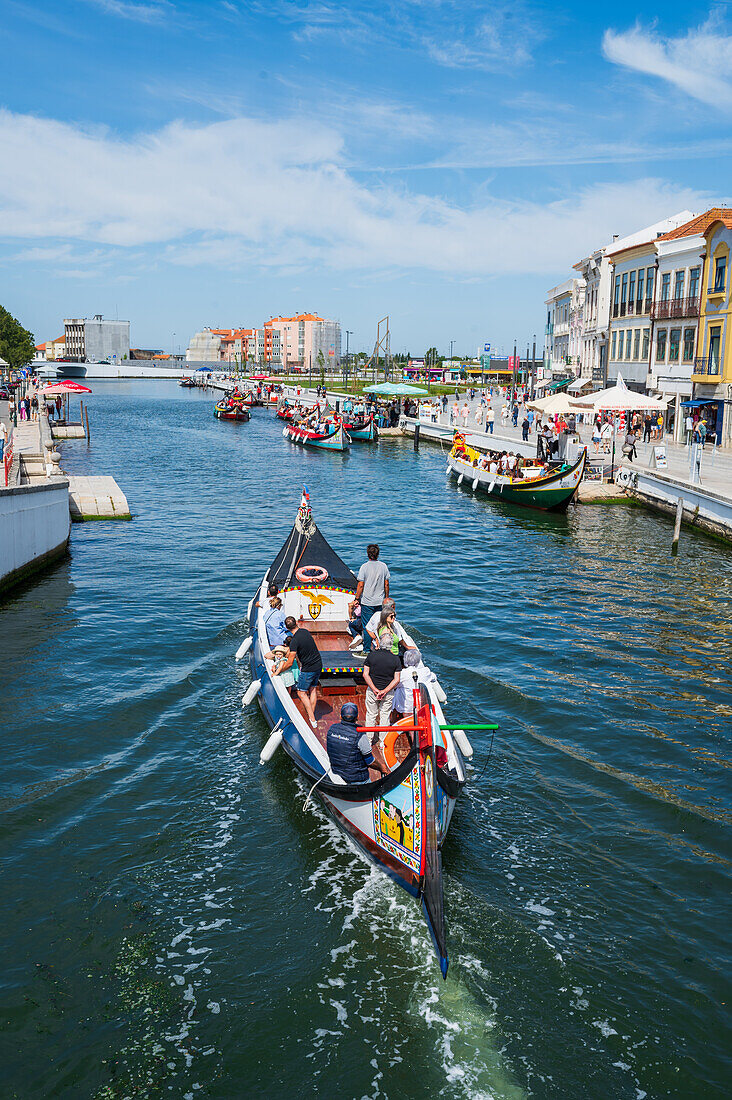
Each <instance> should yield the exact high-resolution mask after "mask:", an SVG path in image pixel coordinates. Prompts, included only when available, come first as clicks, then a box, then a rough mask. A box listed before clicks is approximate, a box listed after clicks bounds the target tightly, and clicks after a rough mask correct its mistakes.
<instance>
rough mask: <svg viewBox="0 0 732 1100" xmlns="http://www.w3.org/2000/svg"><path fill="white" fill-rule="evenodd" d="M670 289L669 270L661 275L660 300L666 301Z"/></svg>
mask: <svg viewBox="0 0 732 1100" xmlns="http://www.w3.org/2000/svg"><path fill="white" fill-rule="evenodd" d="M670 290H671V272H670V271H666V272H664V274H663V275H662V276H661V301H662V302H667V301H668V298H669V292H670Z"/></svg>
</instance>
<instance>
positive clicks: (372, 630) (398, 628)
mask: <svg viewBox="0 0 732 1100" xmlns="http://www.w3.org/2000/svg"><path fill="white" fill-rule="evenodd" d="M385 612H392V613H393V615H394V621H393V623H392V626H391V630H392V632H393V633H394V634H396V637H397V641H398V642H400V643H401V645H402V646H403V647H404V649H405V650H406V649H416V648H417V647H416V646H415V644H414V642H413V641H412V639H411V638H410V636H409V634H407V632H406V630H405V629H404V627H403V626H402V624H401V623H400V622H399V620H398V619H397V618H396V602H395V601H394V600H393V599H392V597H391V596H387V597H386V599H385V600H384V601H383V603H382V605H381V611H377V612H376V613H375V614H374V615H372V616H371V618H370V619H369V620H368V622H367V623H366V630H367V631H368V633H369V634H370V636H371V642H372V644H373V645H376V641H377V638H378V636H379V625H380V622H381V618H382V616H383V615H384V613H385Z"/></svg>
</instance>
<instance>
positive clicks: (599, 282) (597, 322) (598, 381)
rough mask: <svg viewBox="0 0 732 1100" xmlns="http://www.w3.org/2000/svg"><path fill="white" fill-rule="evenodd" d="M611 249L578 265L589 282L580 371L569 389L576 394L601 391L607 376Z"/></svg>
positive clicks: (586, 294) (593, 255)
mask: <svg viewBox="0 0 732 1100" xmlns="http://www.w3.org/2000/svg"><path fill="white" fill-rule="evenodd" d="M606 251H607V249H606V248H605V247H603V248H597V249H595V251H594V252H591V253H590V255H589V256H585V257H584V259H582V260H580V261H579V263H576V264H575V265H574V270H575V271H577V272H579V274H580V276H581V277H582V279H584V282H585V301H584V310H583V315H582V334H581V339H580V343H581V348H580V353H579V354H580V372H579V375H578V378H577V380H576V381H575V382H573V383H572V384H571V385H570V386H569V390H570V391H571V392H573V393H579V392H580V391H585V390H590V389H595V390H600V389H602V387H603V386H604V384H605V378H606V377H607V373H606V372H607V334H608V324H609V320H610V284H611V274H610V263H609V261H608V258H607V256H606V255H605V253H606Z"/></svg>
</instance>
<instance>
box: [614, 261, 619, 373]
mask: <svg viewBox="0 0 732 1100" xmlns="http://www.w3.org/2000/svg"><path fill="white" fill-rule="evenodd" d="M619 307H620V276H619V275H616V276H615V296H614V298H613V317H617V315H618V309H619ZM614 358H615V356H614V355H613V359H614Z"/></svg>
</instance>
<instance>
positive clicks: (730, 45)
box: [602, 17, 732, 111]
mask: <svg viewBox="0 0 732 1100" xmlns="http://www.w3.org/2000/svg"><path fill="white" fill-rule="evenodd" d="M602 49H603V53H604V54H605V57H606V58H607V59H608V60H609V61H613V62H615V64H617V65H623V66H625V68H627V69H634V70H635V71H636V72H641V73H647V74H648V75H649V76H657V77H660V78H661V79H662V80H666V81H668V82H669V83H670V84H673V85H675V86H676V87H677V88H679V89H681V91H683V92H685V93H686V94H687V95H690V96H692V98H694V99H698V100H700V101H701V102H702V103H707V104H709V105H711V106H712V107H718V108H721V109H722V110H725V111H729V110H732V35H730V34H729V33H728V32H727V31H726V30H725V29H724V27H723V25H722V24H721V22H720V20H719V18H717V17H712V18H710V19H709V20H708V21H707V22H706V23H704V24H703V25H702V26H700V27H697V28H695V29H693V30H689V31H687V32H686V34H685V35H683V36H681V37H679V38H664V37H662V36H661V35H658V34H656V33H655V31H653V30H644V29H643V27H641V26H640V25H639V24H636V26H635V27H633V28H632V30H629V31H622V32H620V33H617V32H615V31H612V30H608V31H606V32H605V35H604V37H603V41H602Z"/></svg>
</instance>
